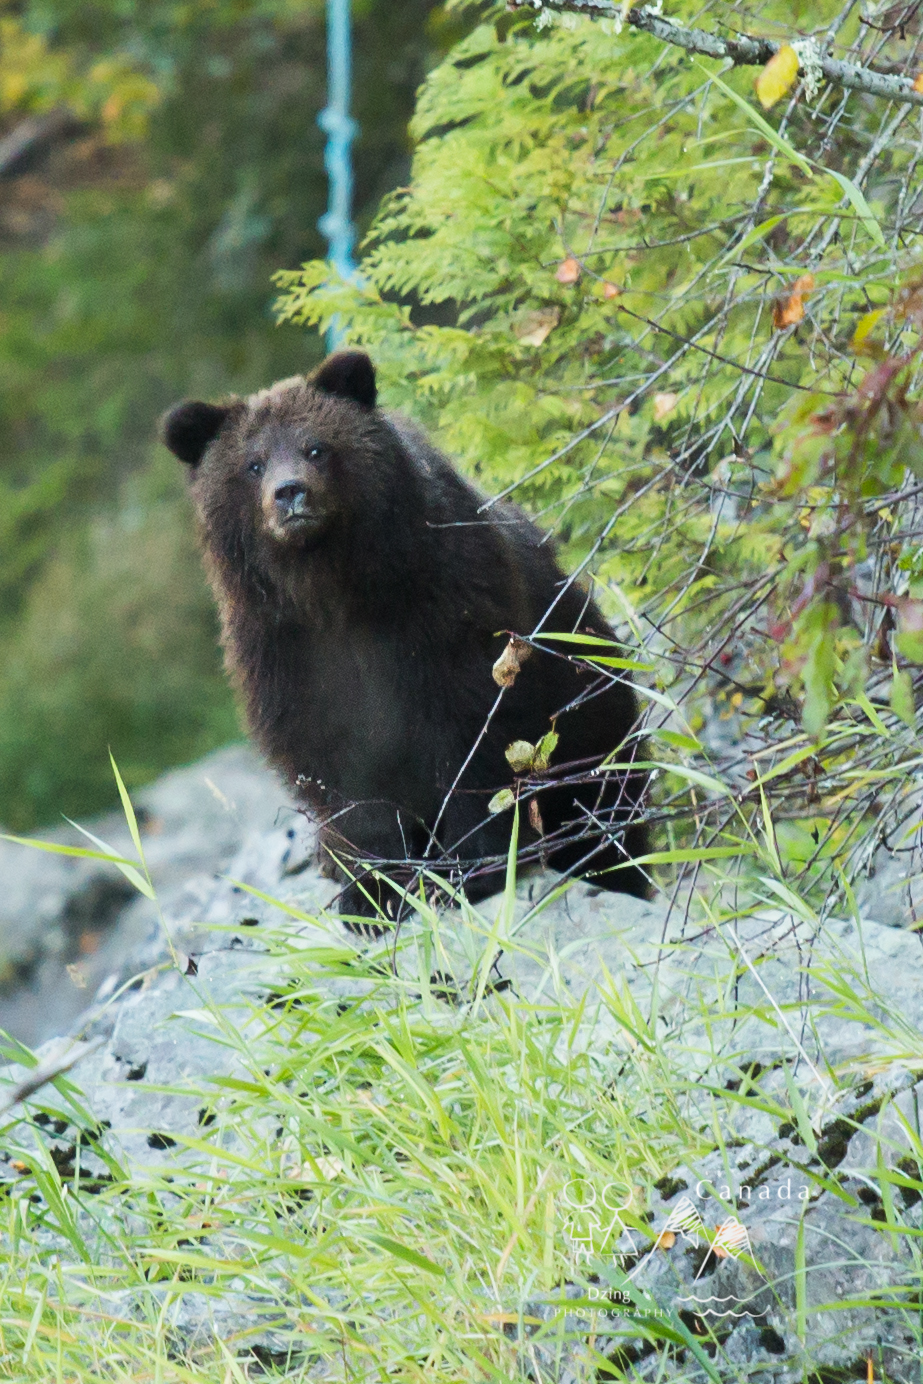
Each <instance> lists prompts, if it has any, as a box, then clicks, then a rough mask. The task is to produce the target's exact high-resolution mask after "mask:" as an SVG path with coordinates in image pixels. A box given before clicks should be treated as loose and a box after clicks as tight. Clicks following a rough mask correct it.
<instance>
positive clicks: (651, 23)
mask: <svg viewBox="0 0 923 1384" xmlns="http://www.w3.org/2000/svg"><path fill="white" fill-rule="evenodd" d="M507 6H508V8H509V9H511V10H520V9H522V10H525V9H534V10H553V11H560V12H567V13H570V14H582V15H587V16H588V17H589V18H591V19H611V20H613V21H614V22H615V23H616V24H618V25H622V24H627V25H628V27H629V28H630V29H638V30H640V32H641V33H645V34H650V35H651V36H652V37H653V38H657V39H660V41H661V43H669V44H672V45H673V47H675V48H683V49H685V51H686V52H687V53H700V54H701V55H702V56H703V57H706V58H719V59H722V60H724V61H730V62H732V63H733V64H734V66H735V67H765V65H766V63H768V62H769V60H770V58H772V57H774V56H775V54H776V53H778V51H779V49H780V48H781V47H782V46H783V45H782V44H781V43H776V42H775V41H774V40H772V39H768V38H750V37H743V38H721V37H720V36H719V35H718V34H710V33H708V31H707V30H705V29H687V28H686V27H685V26H684V25H682V24H677V23H676V22H675V20H672V19H668V18H667V16H666V15H663V14H658V13H657V12H656V11H655V10H653V9H651V8H650V7H649V6H648V5H642V6H640V7H634V6H633V7H632V8H631V9H630V10H628V11H627V12H623V10H622V7H621V5H620V4H616V3H614V0H507ZM818 64H819V66H820V70H821V72H822V73H823V74H824V77H825V78H826V79H827V81H828V82H830V83H832V85H833V86H838V87H849V88H851V89H852V90H853V91H864V92H866V93H867V94H868V95H869V96H882V97H884V98H885V100H887V101H904V102H906V103H907V104H908V105H912V106H923V91H917V90H915V88H914V83H913V82H912V81H911V80H910V78H909V77H897V76H894V75H891V74H888V73H884V72H875V71H873V69H872V68H869V67H859V66H858V65H857V64H856V63H851V62H842V61H841V60H840V59H839V58H831V57H829V56H827V55H826V54H823V53H819V54H818Z"/></svg>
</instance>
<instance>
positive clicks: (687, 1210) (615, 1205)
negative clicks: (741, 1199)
mask: <svg viewBox="0 0 923 1384" xmlns="http://www.w3.org/2000/svg"><path fill="white" fill-rule="evenodd" d="M563 1196H564V1201H565V1204H566V1206H567V1208H568V1212H567V1216H566V1219H565V1223H564V1235H565V1238H566V1239H567V1241H568V1245H569V1247H570V1249H571V1252H572V1254H573V1256H574V1258H575V1260H577V1261H578V1262H579V1261H580V1260H585V1261H586V1262H587V1263H588V1262H589V1261H590V1259H591V1258H593V1259H595V1260H597V1261H598V1260H599V1258H600V1257H601V1256H602V1257H605V1258H608V1259H610V1260H611V1262H612V1264H613V1265H614V1266H615V1267H617V1268H623V1269H624V1268H627V1264H628V1262H629V1261H630V1260H634V1261H635V1262H634V1264H633V1266H632V1267H631V1269H630V1270H629V1271H628V1273H627V1275H626V1276H627V1278H628V1279H629V1280H636V1279H637V1278H638V1276H639V1275H640V1274H642V1272H643V1270H644V1268H645V1266H646V1265H647V1264H648V1263H649V1262H650V1260H651V1259H652V1257H653V1256H654V1255H655V1254H657V1253H658V1251H659V1252H663V1251H666V1250H670V1249H672V1248H673V1246H674V1245H675V1243H676V1241H677V1239H678V1238H682V1239H683V1240H684V1241H686V1242H687V1243H688V1244H689V1245H691V1246H693V1247H694V1248H696V1249H699V1250H701V1249H704V1250H705V1254H704V1255H703V1257H702V1261H701V1263H700V1265H699V1268H698V1272H697V1273H696V1276H695V1278H694V1279H693V1281H692V1285H691V1291H690V1292H689V1293H685V1294H682V1295H681V1296H679V1297H678V1298H677V1302H678V1303H681V1304H684V1305H686V1306H688V1307H689V1308H690V1309H691V1310H693V1311H694V1312H695V1313H696V1315H698V1316H700V1317H708V1316H711V1317H743V1316H751V1317H756V1316H762V1315H763V1312H764V1310H765V1309H762V1308H758V1307H756V1306H755V1305H753V1306H750V1305H749V1304H752V1303H753V1300H754V1299H755V1298H756V1297H757V1295H758V1294H759V1293H760V1292H761V1290H762V1289H763V1288H764V1287H765V1285H766V1278H765V1275H764V1274H763V1272H762V1270H761V1269H760V1267H759V1265H758V1264H757V1262H756V1259H755V1257H754V1254H753V1248H752V1245H751V1243H750V1234H749V1232H748V1230H747V1227H746V1226H745V1225H744V1224H743V1222H742V1221H741V1220H739V1219H738V1217H737V1216H728V1217H727V1218H726V1219H725V1220H723V1221H722V1222H721V1224H720V1225H718V1226H717V1227H716V1228H715V1230H714V1231H710V1230H709V1229H708V1228H707V1226H706V1224H705V1222H704V1220H703V1219H702V1214H701V1212H700V1211H699V1209H698V1207H697V1206H696V1204H695V1202H694V1201H693V1200H692V1198H691V1197H689V1196H684V1197H681V1198H680V1199H679V1201H678V1202H677V1203H676V1205H675V1206H674V1207H673V1208H672V1210H671V1211H670V1214H669V1216H668V1217H667V1219H666V1221H665V1223H664V1224H663V1225H662V1226H661V1227H660V1229H659V1230H658V1232H657V1235H656V1238H655V1239H654V1242H653V1244H652V1245H651V1246H650V1248H649V1249H648V1250H647V1251H646V1253H644V1254H643V1255H641V1257H640V1258H638V1257H637V1256H638V1253H639V1246H638V1244H637V1239H636V1235H635V1233H634V1232H633V1231H632V1230H631V1228H630V1227H629V1226H627V1225H626V1224H625V1222H624V1221H623V1219H622V1213H623V1212H626V1211H629V1210H630V1209H631V1201H632V1191H631V1188H630V1187H628V1186H627V1185H626V1184H624V1183H619V1182H610V1183H607V1185H606V1186H605V1187H604V1188H603V1190H602V1192H601V1193H597V1191H596V1188H595V1187H594V1186H593V1185H592V1183H590V1182H589V1181H587V1180H586V1179H584V1178H573V1179H572V1180H571V1181H570V1182H568V1183H567V1185H566V1186H565V1188H564V1192H563ZM716 1259H718V1260H720V1259H737V1260H742V1261H743V1263H744V1264H745V1265H746V1267H747V1268H748V1269H749V1270H750V1271H751V1272H752V1273H753V1274H754V1275H755V1277H756V1279H757V1281H756V1283H755V1285H754V1287H753V1289H752V1291H749V1292H748V1293H747V1296H746V1297H744V1298H742V1297H741V1296H740V1295H739V1293H729V1294H727V1295H725V1296H723V1297H722V1296H720V1295H718V1294H714V1293H712V1294H707V1293H705V1292H704V1289H705V1288H706V1286H707V1283H706V1282H705V1281H703V1280H705V1279H706V1276H707V1274H708V1272H709V1270H710V1269H712V1270H713V1269H714V1267H715V1264H714V1261H715V1260H716Z"/></svg>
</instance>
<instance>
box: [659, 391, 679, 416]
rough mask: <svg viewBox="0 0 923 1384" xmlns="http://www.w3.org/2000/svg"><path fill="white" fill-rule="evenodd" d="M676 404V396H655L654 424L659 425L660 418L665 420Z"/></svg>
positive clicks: (677, 397)
mask: <svg viewBox="0 0 923 1384" xmlns="http://www.w3.org/2000/svg"><path fill="white" fill-rule="evenodd" d="M678 403H679V395H678V394H655V395H654V422H655V423H659V422H660V420H661V418H666V416H667V414H668V413H672V412H673V410H674V409H675V408H676V405H677V404H678Z"/></svg>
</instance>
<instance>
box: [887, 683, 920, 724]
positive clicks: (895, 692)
mask: <svg viewBox="0 0 923 1384" xmlns="http://www.w3.org/2000/svg"><path fill="white" fill-rule="evenodd" d="M890 702H891V710H892V711H893V712H894V714H895V716H899V717H900V719H901V720H902V721H903V722H904V724H905V725H908V726H909V727H910V729H911V730H915V729H916V724H917V709H916V704H915V702H914V698H913V679H912V678H911V676H910V674H909V673H908V672H907V670H906V668H902V669H900V670H897V669H895V671H894V675H893V676H892V678H891V697H890Z"/></svg>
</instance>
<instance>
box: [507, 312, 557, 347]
mask: <svg viewBox="0 0 923 1384" xmlns="http://www.w3.org/2000/svg"><path fill="white" fill-rule="evenodd" d="M560 320H561V309H560V308H545V309H543V310H542V311H539V312H529V313H527V314H526V316H525V317H524V318H523V319H522V321H521V322H520V323H519V325H518V326H516V327H514V328H513V334H514V335H515V337H516V340H517V341H521V342H522V344H523V346H541V344H542V342H543V341H544V340H545V338H546V337H547V336H548V335H549V334H550V333H551V332H553V331H554V329H555V327H556V326H557V325H558V323H559V322H560Z"/></svg>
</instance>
